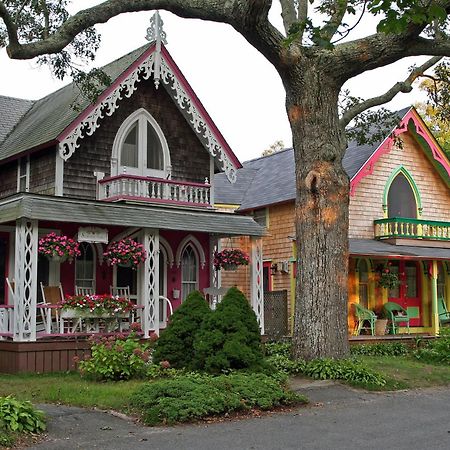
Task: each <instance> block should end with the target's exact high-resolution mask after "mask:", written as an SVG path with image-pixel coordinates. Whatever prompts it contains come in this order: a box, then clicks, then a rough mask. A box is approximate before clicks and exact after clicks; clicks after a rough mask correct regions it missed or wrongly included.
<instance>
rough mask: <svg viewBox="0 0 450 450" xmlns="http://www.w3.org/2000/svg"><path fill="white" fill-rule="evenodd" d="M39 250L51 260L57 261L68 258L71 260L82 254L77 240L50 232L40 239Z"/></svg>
mask: <svg viewBox="0 0 450 450" xmlns="http://www.w3.org/2000/svg"><path fill="white" fill-rule="evenodd" d="M38 252H39V254H40V255H44V256H46V257H47V258H48V259H49V260H51V261H57V262H64V261H66V260H69V261H70V262H71V261H72V260H73V259H74V258H76V257H77V256H80V255H81V252H80V249H79V244H78V242H77V241H75V240H74V239H70V238H68V237H67V236H59V235H57V234H56V233H49V234H47V235H45V236H43V237H42V238H40V239H39V245H38Z"/></svg>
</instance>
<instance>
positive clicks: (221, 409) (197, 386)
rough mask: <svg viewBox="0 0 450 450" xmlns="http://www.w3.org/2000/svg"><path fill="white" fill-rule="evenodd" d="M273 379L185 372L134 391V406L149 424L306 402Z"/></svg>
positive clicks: (240, 374) (132, 401) (236, 374)
mask: <svg viewBox="0 0 450 450" xmlns="http://www.w3.org/2000/svg"><path fill="white" fill-rule="evenodd" d="M306 402H307V400H306V399H305V398H304V397H302V396H299V395H297V394H295V393H293V392H290V391H288V390H287V389H286V388H284V387H283V385H282V384H280V383H279V382H278V381H276V380H275V379H274V378H272V377H270V376H268V375H265V374H262V373H259V374H245V373H233V374H229V375H220V376H209V375H198V374H197V375H194V376H191V375H184V376H180V377H177V378H175V379H167V380H159V381H155V382H153V383H148V384H146V385H145V386H143V387H142V388H140V389H139V390H137V391H135V392H134V394H133V395H132V397H131V403H132V405H133V406H134V407H135V408H137V409H139V410H140V411H141V412H142V417H143V420H144V422H145V423H146V424H148V425H158V424H161V423H165V424H173V423H177V422H187V421H193V420H198V419H202V418H205V417H210V416H214V415H219V414H224V413H230V412H235V411H248V410H251V409H254V408H257V409H260V410H268V409H272V408H274V407H277V406H282V405H293V404H299V403H306Z"/></svg>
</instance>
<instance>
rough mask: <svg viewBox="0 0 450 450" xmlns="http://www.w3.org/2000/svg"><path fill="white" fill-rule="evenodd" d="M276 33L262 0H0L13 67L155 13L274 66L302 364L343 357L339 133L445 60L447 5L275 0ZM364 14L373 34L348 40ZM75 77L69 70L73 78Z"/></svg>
mask: <svg viewBox="0 0 450 450" xmlns="http://www.w3.org/2000/svg"><path fill="white" fill-rule="evenodd" d="M278 1H279V3H280V4H281V8H282V19H283V25H284V29H283V30H279V29H277V28H276V27H275V26H274V25H273V24H272V23H271V22H270V20H269V16H268V14H269V9H270V7H271V3H272V1H271V0H227V1H223V0H105V1H104V2H103V3H100V4H98V5H96V6H93V7H91V8H87V9H85V10H81V11H79V12H77V13H76V14H74V15H71V16H70V15H69V14H68V13H67V10H66V6H67V3H68V1H67V0H29V1H26V0H3V1H0V18H1V19H2V22H1V21H0V45H3V46H6V49H7V52H8V55H9V56H10V57H11V58H15V59H31V58H40V60H41V61H42V62H44V63H49V64H51V65H52V66H53V68H54V70H55V71H56V73H57V74H58V75H59V76H62V75H63V74H64V73H65V72H67V71H69V72H71V71H73V65H72V63H71V56H72V55H76V56H82V57H87V58H93V57H94V53H95V49H96V47H97V46H98V36H97V34H96V33H95V30H94V29H93V27H94V26H95V25H96V24H98V23H104V22H106V21H108V20H109V19H110V18H111V17H114V16H116V15H118V14H122V13H127V12H134V11H149V10H153V9H164V10H167V11H171V12H173V13H175V14H177V15H178V16H180V17H185V18H199V19H204V20H210V21H215V22H223V23H227V24H229V25H231V26H232V27H233V28H234V29H235V30H236V31H237V32H239V33H241V34H242V36H244V38H245V39H246V40H247V41H248V42H249V44H250V45H252V46H253V47H255V48H256V49H257V50H258V51H259V52H261V53H262V55H264V57H265V58H266V59H267V60H268V61H269V62H270V63H271V64H272V65H273V66H274V67H275V69H276V70H277V72H278V74H279V76H280V78H281V80H282V82H283V85H284V88H285V91H286V110H287V115H288V118H289V122H290V125H291V129H292V136H293V146H294V153H295V163H296V187H297V193H296V210H295V224H296V234H297V244H298V245H297V247H298V261H299V264H298V273H297V290H296V309H295V324H294V337H293V342H294V353H295V355H296V356H302V357H304V358H306V359H311V358H316V357H324V356H328V357H343V356H345V355H347V353H348V338H347V267H348V257H349V252H348V204H349V179H348V176H347V175H346V173H345V171H344V169H343V167H342V158H343V156H344V153H345V150H346V146H347V137H346V132H345V129H346V127H347V126H348V125H349V124H350V123H351V122H352V120H353V119H355V118H357V117H358V116H359V115H360V114H363V113H364V112H365V111H367V110H368V109H369V108H372V107H375V106H378V105H382V104H384V103H385V102H388V101H389V100H391V99H392V98H393V97H394V96H395V95H396V94H398V93H399V92H409V91H410V90H411V89H412V84H413V82H414V80H416V79H417V78H418V77H419V76H420V75H421V74H423V72H424V71H425V70H427V69H429V68H430V67H432V66H433V65H435V64H436V63H437V62H438V61H439V60H440V58H441V57H443V56H448V55H450V42H449V41H448V40H447V35H446V32H447V25H448V13H449V11H450V0H278ZM367 15H372V16H375V20H377V22H378V26H377V31H376V32H375V33H373V34H370V35H366V36H365V37H361V38H356V39H353V40H352V39H351V38H352V36H351V34H352V31H353V29H354V28H355V26H356V25H357V24H358V23H359V21H360V20H361V19H362V18H363V17H364V16H367ZM419 55H429V56H430V57H431V58H430V59H429V60H427V61H426V62H425V63H423V64H422V65H420V66H415V67H412V68H411V71H410V73H409V74H408V75H407V76H406V78H404V79H402V80H399V81H398V82H397V83H395V84H394V85H393V86H392V87H391V88H390V89H389V90H387V91H386V92H385V93H384V94H382V95H379V96H376V97H374V98H370V99H350V101H347V102H345V104H344V109H343V110H340V109H339V104H340V98H339V96H340V93H341V91H342V87H343V85H344V83H345V82H346V81H347V80H349V79H350V78H353V77H356V76H357V75H360V74H362V73H363V72H365V71H368V70H371V69H375V68H378V67H383V66H387V65H389V64H392V63H394V62H396V61H398V60H400V59H402V58H405V57H408V56H419ZM75 73H76V71H75Z"/></svg>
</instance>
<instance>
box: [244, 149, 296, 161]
mask: <svg viewBox="0 0 450 450" xmlns="http://www.w3.org/2000/svg"><path fill="white" fill-rule="evenodd" d="M293 149H294V147H287V148H283V149H281V150H278V151H276V152H273V153H270V155H261V156H258V157H257V158H253V159H248V160H247V161H244V162H243V163H242V164H246V163H250V162H254V161H259V160H260V159H264V158H270V157H271V156H275V155H279V154H280V153H285V152H287V151H289V150H293Z"/></svg>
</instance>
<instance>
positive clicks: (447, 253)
mask: <svg viewBox="0 0 450 450" xmlns="http://www.w3.org/2000/svg"><path fill="white" fill-rule="evenodd" d="M349 244H350V248H349V250H350V256H371V257H390V258H395V257H398V258H404V259H445V260H450V248H443V247H422V246H417V247H415V246H412V245H393V244H388V243H387V242H382V241H376V240H374V239H349Z"/></svg>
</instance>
